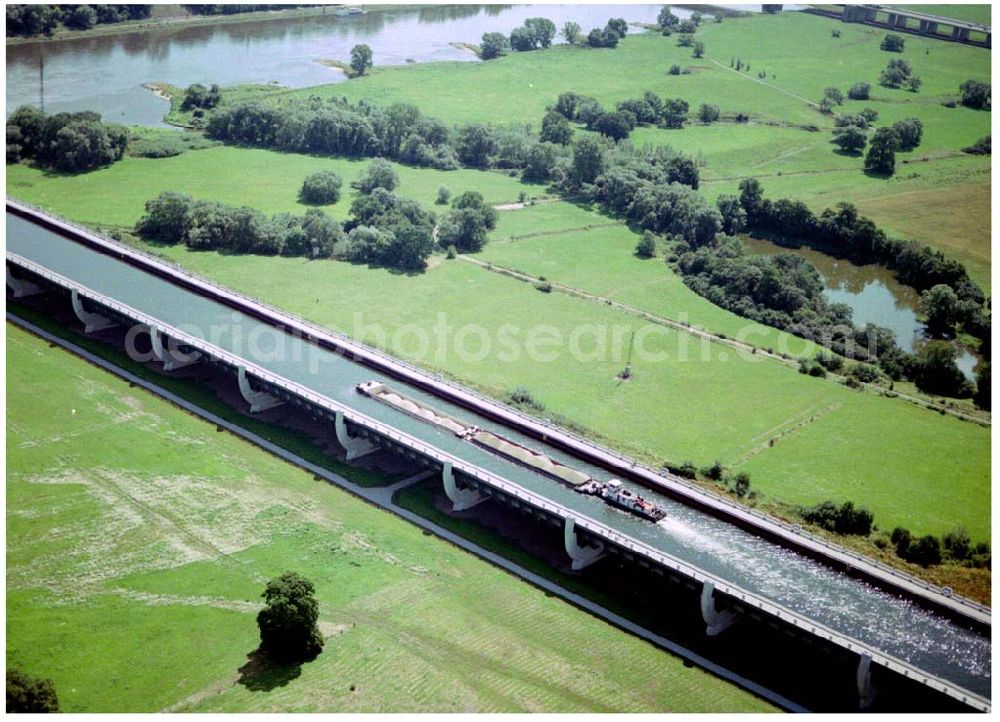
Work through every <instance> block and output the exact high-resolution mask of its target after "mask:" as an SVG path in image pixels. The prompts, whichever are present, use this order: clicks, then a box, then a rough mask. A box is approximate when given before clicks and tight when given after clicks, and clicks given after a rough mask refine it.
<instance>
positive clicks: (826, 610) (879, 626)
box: [7, 213, 991, 698]
mask: <svg viewBox="0 0 1000 722" xmlns="http://www.w3.org/2000/svg"><path fill="white" fill-rule="evenodd" d="M7 247H8V250H9V251H11V252H13V253H16V254H19V255H21V256H24V257H25V258H27V259H29V260H32V261H34V262H36V263H39V264H41V265H43V266H44V267H46V268H48V269H49V270H51V271H54V272H56V273H59V274H62V275H64V276H66V277H68V278H70V279H73V280H75V281H76V282H78V283H80V284H83V285H85V286H86V287H88V288H90V289H92V290H94V291H96V292H99V293H101V294H104V295H106V296H108V297H111V298H114V299H116V300H118V301H119V302H121V303H124V304H127V305H129V306H132V307H133V308H136V309H138V310H141V311H142V312H144V313H147V314H149V315H150V316H153V317H155V318H157V319H159V320H161V321H163V323H165V324H169V325H173V326H176V327H179V328H180V329H182V330H184V331H186V332H188V333H191V334H194V335H196V336H199V337H201V338H204V339H206V340H208V341H210V342H212V343H214V344H216V345H218V346H221V347H223V348H225V349H226V350H228V351H230V352H232V353H235V354H238V355H241V356H243V357H245V358H247V359H250V360H252V361H254V362H255V363H257V364H259V365H260V366H263V367H265V368H267V369H268V370H270V371H271V372H273V373H275V374H278V375H280V376H283V377H284V378H286V379H288V380H290V381H294V382H297V383H300V384H302V385H304V386H306V387H308V388H310V389H312V390H314V391H316V392H317V393H319V394H322V395H325V396H327V397H329V398H331V399H333V400H335V401H338V402H341V403H344V404H348V405H350V406H351V407H353V408H356V409H357V410H358V411H360V412H362V413H364V414H366V415H368V416H370V417H372V418H374V419H376V420H378V421H381V422H384V423H386V424H389V425H391V426H393V427H395V428H398V429H400V430H401V431H404V432H406V433H408V434H411V435H413V436H415V437H417V438H420V439H421V440H423V441H424V442H426V443H428V444H430V445H433V446H435V447H437V448H439V449H440V450H442V451H445V452H448V453H451V454H454V455H456V456H460V457H462V458H463V459H466V460H467V461H468V462H469V463H472V464H475V465H477V466H479V467H481V468H483V469H486V470H487V471H490V472H492V473H495V474H497V475H499V476H501V477H503V478H505V479H507V480H508V481H511V482H513V483H515V484H518V485H520V486H522V487H524V488H525V489H527V490H530V491H532V492H535V493H537V494H540V495H543V496H545V497H546V498H548V499H550V500H552V501H553V502H557V503H559V504H561V505H563V506H565V507H567V508H569V509H572V510H573V511H574V512H575V513H578V514H580V515H582V516H586V517H589V518H591V519H593V520H594V521H597V522H600V523H603V524H605V525H607V526H609V527H612V528H614V529H616V530H617V531H619V532H621V533H622V534H625V535H628V536H631V537H633V538H635V539H636V540H639V541H642V542H645V543H646V544H649V545H650V546H652V547H654V548H656V549H658V550H659V551H661V552H663V553H664V554H668V555H671V556H673V557H675V558H677V559H679V560H681V561H683V562H686V563H688V564H691V565H694V566H697V567H699V568H701V569H703V570H704V571H706V572H708V573H710V574H712V575H715V576H718V577H721V578H723V579H725V580H727V581H729V582H731V583H733V584H735V585H738V586H740V587H742V588H743V589H745V590H746V591H748V592H752V593H753V594H755V595H757V596H760V597H763V598H765V599H769V600H771V601H773V602H774V603H776V604H779V605H782V606H784V607H787V608H789V609H790V610H792V611H794V612H796V613H798V614H800V615H802V616H804V617H806V618H809V619H811V620H814V621H816V622H817V623H819V624H822V625H825V626H826V627H829V628H830V629H832V630H834V631H836V632H838V633H840V634H843V635H846V636H849V637H853V638H854V639H856V640H859V641H861V642H864V643H865V644H868V645H870V646H871V647H874V648H876V649H878V650H881V651H883V652H885V653H887V654H889V655H892V656H895V657H897V658H899V659H901V660H904V661H907V662H909V663H910V664H912V665H914V666H916V667H918V668H920V669H922V670H924V671H926V672H928V673H930V674H933V675H936V676H938V677H941V678H942V679H945V680H947V681H949V682H951V683H953V684H955V685H958V686H960V687H962V688H964V689H967V690H969V691H972V692H974V693H976V694H979V695H982V696H984V697H987V698H988V697H989V696H990V678H991V667H990V649H991V645H990V640H989V638H987V637H984V636H981V635H978V634H976V633H973V632H970V631H968V630H965V629H963V628H961V627H960V626H959V625H957V624H955V623H953V622H951V621H949V620H947V619H944V618H942V617H940V616H937V615H935V614H933V613H931V612H929V611H927V610H925V609H922V608H920V607H917V606H916V605H914V604H912V603H910V602H908V601H905V600H903V599H899V598H896V597H893V596H892V595H890V594H887V593H885V592H882V591H880V590H877V589H874V588H872V587H870V586H869V585H866V584H864V583H863V582H859V581H857V580H854V579H851V578H849V577H847V576H845V575H843V574H840V573H837V572H835V571H833V570H831V569H829V568H828V567H825V566H823V565H822V564H819V563H816V562H813V561H811V560H809V559H807V558H805V557H803V556H801V555H799V554H796V553H794V552H791V551H789V550H786V549H783V548H782V547H780V546H778V545H775V544H772V543H770V542H768V541H765V540H763V539H760V538H758V537H756V536H754V535H752V534H750V533H748V532H746V531H743V530H741V529H739V528H737V527H735V526H732V525H730V524H727V523H725V522H723V521H720V520H718V519H715V518H713V517H711V516H709V515H707V514H704V513H702V512H699V511H697V510H695V509H692V508H690V507H687V506H684V505H682V504H680V503H678V502H674V501H671V500H669V499H667V498H664V497H661V496H660V495H658V494H655V493H654V492H651V491H649V490H646V489H642V490H641V493H642V494H643V495H644V496H647V497H650V498H652V499H653V500H655V501H656V503H658V504H660V505H662V506H663V507H664V508H666V509H667V511H668V513H669V516H668V518H667V519H666V520H664V521H663V522H661V523H660V524H652V523H649V522H646V521H643V520H641V519H639V518H637V517H634V516H632V515H630V514H626V513H623V512H620V511H617V510H615V509H613V508H611V507H608V506H607V505H605V504H604V503H603V502H601V501H599V500H597V499H595V498H593V497H589V496H583V495H580V494H578V493H576V492H574V491H572V490H571V489H569V488H567V487H565V486H563V485H561V484H559V483H557V482H555V481H553V480H552V479H550V478H548V477H545V476H542V475H540V474H537V473H535V472H533V471H531V470H529V469H527V468H525V467H522V466H518V465H516V464H513V463H511V462H508V461H506V460H505V459H502V458H500V457H497V456H495V455H493V454H491V453H489V452H487V451H485V450H483V449H480V448H478V447H476V446H473V445H472V444H470V443H468V442H465V441H462V440H460V439H458V438H457V437H455V436H454V435H452V434H448V433H445V432H443V431H441V430H439V429H438V428H437V427H434V426H431V425H430V424H427V423H424V422H421V421H419V420H417V419H415V418H413V417H411V416H408V415H406V414H404V413H402V412H400V411H398V410H396V409H394V408H391V407H389V406H386V405H384V404H381V403H379V402H378V401H375V400H373V399H370V398H368V397H365V396H362V395H360V394H358V393H357V391H356V389H355V387H356V386H357V384H359V383H361V382H363V381H369V380H373V379H375V380H380V381H385V382H386V383H388V384H389V385H391V386H393V387H394V388H396V389H397V390H399V391H401V392H402V393H404V394H406V395H407V396H410V397H412V398H415V399H418V400H421V401H424V402H425V403H428V404H430V405H432V406H434V407H436V408H438V409H440V410H442V411H444V412H446V413H449V414H451V415H453V416H455V417H458V418H460V419H463V420H468V421H469V422H471V423H475V424H478V425H479V426H481V427H483V428H487V429H496V430H498V431H501V432H502V433H503V434H504V435H506V436H508V437H510V438H512V439H514V440H515V441H519V442H521V443H524V444H525V445H528V446H532V447H534V448H538V447H539V442H537V441H534V440H531V439H528V438H525V437H523V436H521V435H520V434H518V433H516V432H513V431H511V430H508V429H501V428H499V427H498V425H497V424H495V423H493V422H491V421H489V420H487V419H485V418H482V417H479V416H478V415H477V414H475V413H473V412H471V411H468V410H466V409H463V408H459V407H456V406H453V405H451V404H448V403H447V402H445V401H442V400H440V399H438V398H436V397H432V396H430V395H429V394H426V393H423V392H421V391H419V390H418V389H416V388H413V387H410V386H408V385H407V384H404V383H402V382H400V381H397V380H394V379H389V378H386V377H385V376H384V375H382V374H378V373H376V372H374V371H371V370H369V369H367V368H365V367H363V366H361V365H360V364H358V363H356V362H353V361H351V360H349V359H347V358H344V357H342V356H339V355H337V354H333V353H330V352H326V351H322V350H320V349H316V348H315V347H313V346H310V345H308V344H306V343H304V342H303V341H301V340H299V339H295V338H292V337H291V336H289V335H288V334H284V333H282V332H280V331H277V330H276V329H273V328H271V327H269V326H266V325H265V324H262V323H260V322H258V321H255V320H252V319H249V318H247V317H245V316H243V315H242V314H239V313H238V312H234V311H233V310H232V309H230V308H228V307H226V306H224V305H222V304H220V303H217V302H215V301H212V300H209V299H207V298H204V297H201V296H198V295H196V294H193V293H190V292H188V291H186V290H184V289H182V288H179V287H177V286H175V285H173V284H171V283H169V282H168V281H165V280H162V279H159V278H157V277H155V276H152V275H150V274H148V273H145V272H143V271H141V270H138V269H136V268H133V267H131V266H128V265H126V264H124V263H122V262H120V261H117V260H115V259H114V258H112V257H110V256H106V255H103V254H100V253H97V252H96V251H93V250H91V249H89V248H87V247H85V246H83V245H80V244H77V243H75V242H72V241H70V240H68V239H65V238H63V237H61V236H59V235H57V234H55V233H52V232H50V231H47V230H45V229H43V228H40V227H38V226H35V225H33V224H31V223H29V222H27V221H25V220H23V219H21V218H19V217H17V216H13V215H11V214H10V213H8V214H7ZM330 262H333V261H330ZM331 433H332V430H331ZM546 453H550V454H551V456H552V457H553V458H556V459H558V460H560V461H563V462H564V463H567V464H570V465H572V466H574V467H576V468H579V469H582V470H584V471H586V472H587V473H590V474H591V475H592V476H594V477H596V478H601V479H606V478H607V476H608V475H607V473H606V472H603V471H600V470H598V469H595V468H592V467H589V466H587V465H586V464H584V463H582V462H580V461H579V460H576V459H571V458H569V457H568V456H566V455H565V454H562V453H559V452H557V451H551V450H549V449H546Z"/></svg>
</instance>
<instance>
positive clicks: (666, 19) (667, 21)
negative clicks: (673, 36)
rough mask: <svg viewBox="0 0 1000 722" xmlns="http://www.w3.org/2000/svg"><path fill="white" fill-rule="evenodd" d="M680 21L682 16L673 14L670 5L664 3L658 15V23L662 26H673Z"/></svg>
mask: <svg viewBox="0 0 1000 722" xmlns="http://www.w3.org/2000/svg"><path fill="white" fill-rule="evenodd" d="M679 22H680V18H678V17H677V16H676V15H674V14H673V12H671V10H670V6H669V5H664V6H663V7H662V8H661V9H660V14H659V15H657V16H656V24H657V25H658V26H659V27H660V28H661V29H662V28H672V27H674V26H675V25H677V24H678V23H679Z"/></svg>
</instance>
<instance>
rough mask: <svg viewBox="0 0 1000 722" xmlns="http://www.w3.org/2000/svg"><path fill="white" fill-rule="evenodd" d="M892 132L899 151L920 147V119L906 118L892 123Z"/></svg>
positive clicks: (922, 126)
mask: <svg viewBox="0 0 1000 722" xmlns="http://www.w3.org/2000/svg"><path fill="white" fill-rule="evenodd" d="M892 130H893V132H895V133H896V136H897V137H898V138H899V149H900V150H913V149H914V148H916V147H917V146H918V145H920V138H921V136H922V135H923V131H924V124H923V123H921V122H920V118H906V119H904V120H898V121H896V122H895V123H893V124H892Z"/></svg>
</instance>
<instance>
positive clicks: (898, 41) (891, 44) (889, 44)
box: [879, 33, 906, 53]
mask: <svg viewBox="0 0 1000 722" xmlns="http://www.w3.org/2000/svg"><path fill="white" fill-rule="evenodd" d="M905 44H906V41H905V40H904V39H903V36H902V35H895V34H893V33H888V34H886V36H885V37H884V38H882V42H881V43H880V44H879V47H880V48H881V49H882V50H887V51H889V52H890V53H901V52H903V46H904V45H905Z"/></svg>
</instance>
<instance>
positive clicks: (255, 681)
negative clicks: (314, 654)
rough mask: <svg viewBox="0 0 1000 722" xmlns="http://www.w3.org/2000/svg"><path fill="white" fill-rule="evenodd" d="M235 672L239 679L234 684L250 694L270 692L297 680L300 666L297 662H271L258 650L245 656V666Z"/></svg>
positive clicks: (300, 671)
mask: <svg viewBox="0 0 1000 722" xmlns="http://www.w3.org/2000/svg"><path fill="white" fill-rule="evenodd" d="M306 661H310V660H306ZM237 671H238V672H239V673H240V677H239V679H237V680H236V684H241V685H243V686H244V687H246V688H247V689H248V690H250V691H251V692H270V691H271V690H272V689H274V688H276V687H284V686H285V685H287V684H288V683H289V682H291V681H293V680H295V679H297V678H298V677H299V676H300V675H301V674H302V664H301V663H299V662H293V663H291V664H282V663H280V662H275V661H272V660H271V659H269V658H268V656H267V654H266V653H265V652H263V651H262V650H261V649H259V648H258V649H255V650H254V651H252V652H250V654H248V655H247V662H246V664H244V665H243V666H242V667H240V668H239V669H238V670H237Z"/></svg>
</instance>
